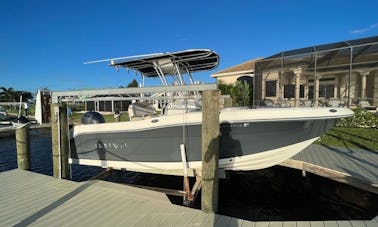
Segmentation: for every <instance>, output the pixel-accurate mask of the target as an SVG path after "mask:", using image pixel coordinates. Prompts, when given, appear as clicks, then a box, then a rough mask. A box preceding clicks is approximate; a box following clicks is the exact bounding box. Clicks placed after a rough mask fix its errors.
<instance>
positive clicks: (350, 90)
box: [254, 36, 378, 107]
mask: <svg viewBox="0 0 378 227" xmlns="http://www.w3.org/2000/svg"><path fill="white" fill-rule="evenodd" d="M255 85H256V86H255V90H254V104H255V105H261V104H262V105H266V104H267V100H268V103H271V104H272V105H281V106H296V107H297V106H298V107H299V106H322V105H327V106H341V105H345V106H349V105H353V104H355V103H357V102H359V101H361V100H367V101H369V102H370V103H371V104H372V105H376V106H377V105H378V36H374V37H368V38H362V39H355V40H349V41H342V42H337V43H331V44H325V45H318V46H312V47H307V48H301V49H296V50H291V51H284V52H281V53H278V54H275V55H273V56H270V57H267V58H264V59H261V60H258V61H257V62H256V65H255Z"/></svg>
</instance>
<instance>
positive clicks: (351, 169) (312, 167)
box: [281, 144, 378, 194]
mask: <svg viewBox="0 0 378 227" xmlns="http://www.w3.org/2000/svg"><path fill="white" fill-rule="evenodd" d="M281 165H282V166H286V167H290V168H295V169H300V170H302V171H304V174H305V172H310V173H313V174H316V175H319V176H323V177H326V178H329V179H332V180H335V181H338V182H342V183H346V184H349V185H352V186H354V187H357V188H361V189H363V190H366V191H370V192H373V193H375V194H378V151H368V150H363V149H357V148H355V149H348V148H335V147H326V146H323V145H316V144H312V145H311V146H309V147H308V148H306V149H305V150H304V151H302V152H300V153H299V154H297V155H295V156H294V157H293V158H291V159H289V160H287V161H285V162H283V163H281Z"/></svg>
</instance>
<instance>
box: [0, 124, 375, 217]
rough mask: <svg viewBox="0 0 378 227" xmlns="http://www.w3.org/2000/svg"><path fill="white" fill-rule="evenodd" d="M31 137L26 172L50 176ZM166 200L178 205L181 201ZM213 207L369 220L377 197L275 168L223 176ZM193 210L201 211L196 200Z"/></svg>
mask: <svg viewBox="0 0 378 227" xmlns="http://www.w3.org/2000/svg"><path fill="white" fill-rule="evenodd" d="M30 137H31V157H32V159H31V171H33V172H37V173H41V174H45V175H50V176H51V175H52V156H51V132H50V130H31V134H30ZM15 168H17V155H16V142H15V138H14V137H7V138H0V172H2V171H7V170H11V169H15ZM71 168H72V171H71V172H72V180H74V181H85V180H88V179H89V178H91V177H93V176H95V175H97V174H98V173H100V172H101V171H102V169H101V168H98V167H90V166H80V165H72V166H71ZM105 180H108V181H112V182H116V183H128V184H137V185H146V186H153V187H163V188H170V189H182V185H183V183H182V177H175V176H166V175H154V174H142V173H134V172H127V171H113V172H112V174H111V176H109V177H108V178H106V179H105ZM191 183H192V184H193V183H194V179H191ZM0 187H1V186H0ZM199 197H200V196H199ZM170 199H171V201H172V202H173V203H176V204H180V203H182V199H181V198H178V197H173V196H170ZM218 207H219V208H218V213H220V214H224V215H228V216H233V217H238V218H243V219H247V220H252V221H300V220H308V221H310V220H311V221H316V220H369V219H372V218H374V217H375V216H376V215H377V214H378V196H377V195H375V194H373V193H369V192H365V191H363V190H360V189H356V188H354V187H351V186H349V185H345V184H341V183H338V182H334V181H331V180H328V179H325V178H322V177H319V176H316V175H312V174H309V173H308V174H307V177H302V173H301V171H298V170H293V169H290V168H285V167H278V166H277V167H272V168H268V169H263V170H258V171H244V172H227V178H226V179H221V180H220V181H219V206H218ZM194 208H198V209H199V208H200V199H199V200H197V202H196V204H194Z"/></svg>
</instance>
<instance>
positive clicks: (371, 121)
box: [336, 108, 378, 128]
mask: <svg viewBox="0 0 378 227" xmlns="http://www.w3.org/2000/svg"><path fill="white" fill-rule="evenodd" d="M336 126H338V127H349V128H378V116H377V115H376V114H374V113H372V112H368V111H366V110H364V109H361V108H358V109H356V110H354V116H353V117H350V118H342V119H340V120H338V122H337V123H336Z"/></svg>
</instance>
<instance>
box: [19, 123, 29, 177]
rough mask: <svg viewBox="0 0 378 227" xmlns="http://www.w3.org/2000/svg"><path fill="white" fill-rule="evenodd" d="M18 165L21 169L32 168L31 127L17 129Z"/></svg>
mask: <svg viewBox="0 0 378 227" xmlns="http://www.w3.org/2000/svg"><path fill="white" fill-rule="evenodd" d="M16 147H17V165H18V168H19V169H23V170H30V168H31V164H30V136H29V127H28V126H25V127H22V128H18V129H16Z"/></svg>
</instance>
